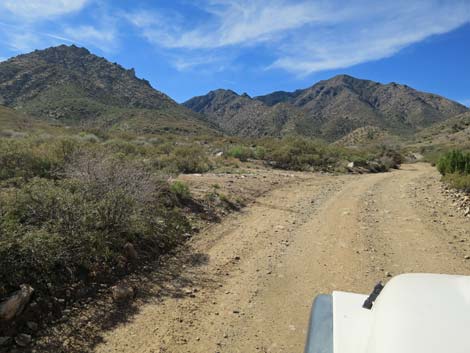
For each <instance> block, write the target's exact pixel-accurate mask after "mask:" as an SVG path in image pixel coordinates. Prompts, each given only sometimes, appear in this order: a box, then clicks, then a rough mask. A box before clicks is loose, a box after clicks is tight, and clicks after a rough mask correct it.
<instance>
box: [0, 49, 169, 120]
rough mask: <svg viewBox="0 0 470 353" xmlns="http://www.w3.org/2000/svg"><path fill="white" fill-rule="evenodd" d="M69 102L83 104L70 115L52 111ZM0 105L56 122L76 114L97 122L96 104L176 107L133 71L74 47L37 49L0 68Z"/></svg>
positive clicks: (127, 106)
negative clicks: (24, 110)
mask: <svg viewBox="0 0 470 353" xmlns="http://www.w3.org/2000/svg"><path fill="white" fill-rule="evenodd" d="M69 99H72V100H74V101H75V102H76V104H78V102H79V100H86V102H88V103H85V101H82V103H81V104H82V105H83V106H82V107H81V108H80V107H78V106H77V108H76V109H77V110H78V111H76V110H75V109H73V112H72V111H70V109H69V108H64V109H62V108H60V109H59V108H58V107H57V106H56V105H58V104H61V102H62V103H63V102H65V101H64V100H69ZM91 101H93V103H91ZM0 102H3V104H4V105H6V106H9V107H19V106H21V107H26V108H27V109H29V108H28V107H32V106H34V108H32V109H33V110H32V111H29V113H31V114H33V115H38V116H46V117H48V118H56V119H62V118H68V119H76V118H77V116H76V114H78V115H80V116H83V115H86V117H87V118H92V117H96V116H97V115H99V113H98V112H97V110H98V111H100V110H102V109H104V108H102V107H100V106H99V105H104V106H107V105H111V106H118V107H125V108H146V109H160V108H162V107H170V106H176V103H175V102H174V101H173V100H171V99H170V98H169V97H168V96H166V95H165V94H163V93H161V92H159V91H157V90H155V89H153V88H152V87H151V86H150V83H149V82H148V81H146V80H142V79H139V78H137V77H136V76H135V71H134V69H129V70H127V69H125V68H123V67H122V66H121V65H118V64H116V63H111V62H109V61H108V60H106V59H105V58H102V57H98V56H96V55H94V54H92V53H90V51H89V50H88V49H86V48H80V47H77V46H75V45H60V46H57V47H51V48H47V49H43V50H36V51H34V52H32V53H29V54H23V55H19V56H17V57H14V58H11V59H10V60H7V61H5V62H2V63H0ZM64 104H65V103H64ZM97 104H99V105H97ZM38 105H40V106H41V108H40V109H39V110H38V109H37V106H38ZM78 105H79V104H78ZM87 105H89V107H87Z"/></svg>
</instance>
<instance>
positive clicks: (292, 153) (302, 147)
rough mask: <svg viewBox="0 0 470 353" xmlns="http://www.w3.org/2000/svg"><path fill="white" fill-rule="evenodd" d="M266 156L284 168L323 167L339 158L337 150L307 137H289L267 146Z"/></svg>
mask: <svg viewBox="0 0 470 353" xmlns="http://www.w3.org/2000/svg"><path fill="white" fill-rule="evenodd" d="M265 148H266V153H265V158H266V159H267V160H269V161H270V162H271V164H273V165H274V166H275V167H277V168H282V169H294V170H307V169H323V168H327V167H328V165H330V164H332V163H335V162H336V161H337V159H338V155H337V153H336V151H334V150H333V149H332V150H330V151H328V150H327V147H326V146H324V145H321V144H319V143H318V142H315V141H312V140H308V139H305V138H289V139H284V140H280V141H278V142H277V143H270V144H269V145H267V146H265Z"/></svg>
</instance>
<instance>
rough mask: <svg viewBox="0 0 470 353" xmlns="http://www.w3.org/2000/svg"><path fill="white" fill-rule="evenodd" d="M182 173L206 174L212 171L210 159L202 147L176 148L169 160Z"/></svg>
mask: <svg viewBox="0 0 470 353" xmlns="http://www.w3.org/2000/svg"><path fill="white" fill-rule="evenodd" d="M167 163H168V164H169V165H171V166H174V167H175V168H176V170H177V171H178V172H181V173H186V174H189V173H204V172H207V171H208V170H210V169H211V166H210V163H209V157H208V156H207V152H206V151H205V150H204V148H203V147H202V146H198V145H188V146H178V147H176V148H175V149H174V150H173V151H172V152H171V153H170V156H169V157H168V159H167Z"/></svg>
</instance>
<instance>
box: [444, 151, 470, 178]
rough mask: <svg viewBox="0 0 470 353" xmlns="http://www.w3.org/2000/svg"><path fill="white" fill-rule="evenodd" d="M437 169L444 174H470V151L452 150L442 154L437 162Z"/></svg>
mask: <svg viewBox="0 0 470 353" xmlns="http://www.w3.org/2000/svg"><path fill="white" fill-rule="evenodd" d="M437 169H438V170H439V172H440V173H441V174H442V175H446V174H452V173H459V174H467V175H468V174H470V153H469V152H463V151H459V150H452V151H450V152H447V153H445V154H444V155H442V156H441V157H440V158H439V160H438V162H437Z"/></svg>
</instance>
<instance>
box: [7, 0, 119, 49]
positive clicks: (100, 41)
mask: <svg viewBox="0 0 470 353" xmlns="http://www.w3.org/2000/svg"><path fill="white" fill-rule="evenodd" d="M94 2H96V1H95V0H47V1H42V0H6V1H3V2H2V3H0V39H2V41H3V42H4V43H6V45H7V47H9V48H10V50H12V51H13V52H20V53H21V52H28V51H31V50H34V49H38V48H42V47H46V46H51V45H57V44H59V43H64V42H65V43H75V44H78V45H83V46H91V47H94V48H98V49H101V50H102V51H104V52H113V51H115V50H116V48H117V47H118V43H119V41H118V31H117V24H116V20H114V19H113V18H112V17H111V16H109V15H108V14H107V13H106V11H105V10H104V6H105V5H104V3H103V7H101V6H97V7H96V9H95V10H96V11H95V12H94V13H93V14H92V15H91V16H89V17H88V18H87V20H86V22H84V23H80V22H81V21H80V22H78V23H77V21H68V20H69V19H70V16H72V15H77V14H79V13H80V12H81V10H83V9H84V8H85V7H86V6H87V5H89V4H91V3H94ZM95 5H96V4H95ZM106 10H107V9H106ZM12 15H13V16H12ZM2 27H3V28H2ZM2 29H3V30H2Z"/></svg>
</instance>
